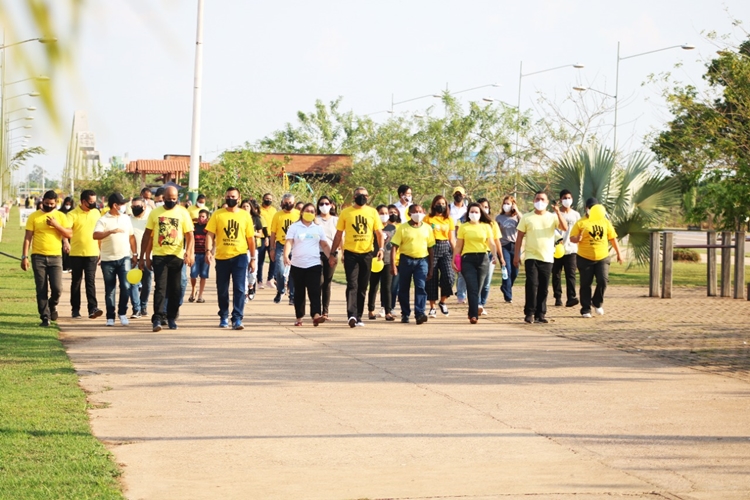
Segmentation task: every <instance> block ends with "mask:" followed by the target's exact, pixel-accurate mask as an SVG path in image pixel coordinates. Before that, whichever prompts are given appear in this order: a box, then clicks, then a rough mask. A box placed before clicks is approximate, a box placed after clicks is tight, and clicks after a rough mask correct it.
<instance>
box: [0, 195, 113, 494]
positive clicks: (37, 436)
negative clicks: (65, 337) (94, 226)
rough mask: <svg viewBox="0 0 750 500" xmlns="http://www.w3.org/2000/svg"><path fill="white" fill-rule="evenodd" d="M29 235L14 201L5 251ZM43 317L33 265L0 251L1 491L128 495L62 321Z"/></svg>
mask: <svg viewBox="0 0 750 500" xmlns="http://www.w3.org/2000/svg"><path fill="white" fill-rule="evenodd" d="M22 240H23V231H22V230H21V229H20V228H19V227H18V209H15V208H14V210H13V211H12V212H11V219H10V223H9V225H8V227H6V228H5V229H4V234H3V241H2V243H0V251H3V252H5V253H9V254H12V255H18V256H20V255H21V244H22ZM38 324H39V316H38V314H37V310H36V300H35V294H34V280H33V274H32V272H31V270H29V271H28V272H23V271H21V269H20V265H19V262H18V261H16V260H13V259H10V258H8V257H5V256H1V255H0V498H13V499H16V498H19V499H21V498H23V499H35V498H38V499H50V498H60V499H70V498H76V499H82V498H123V496H122V493H121V488H120V485H119V483H118V481H117V478H118V476H119V475H120V471H119V469H118V468H117V466H116V465H115V463H114V462H113V461H112V456H111V455H110V453H109V452H108V451H107V449H106V448H105V447H104V446H103V445H102V444H101V443H100V442H99V441H98V440H97V439H96V438H94V437H93V435H92V434H91V428H90V426H89V418H88V414H87V413H86V396H85V394H84V392H83V391H82V390H81V388H80V387H79V386H78V378H77V377H76V374H75V371H74V370H73V366H72V364H71V362H70V360H69V359H68V356H67V354H66V353H65V350H64V349H63V346H62V344H61V343H60V341H59V340H58V329H57V328H54V327H53V328H41V327H39V326H37V325H38Z"/></svg>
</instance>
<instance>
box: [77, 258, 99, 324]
mask: <svg viewBox="0 0 750 500" xmlns="http://www.w3.org/2000/svg"><path fill="white" fill-rule="evenodd" d="M97 262H99V257H74V256H70V270H71V275H70V308H71V309H72V311H73V315H76V314H79V313H80V312H81V280H82V279H84V278H85V281H84V283H85V286H86V303H87V306H88V312H89V314H91V313H92V312H94V311H96V310H97V309H98V306H99V303H98V302H97V300H96V264H97Z"/></svg>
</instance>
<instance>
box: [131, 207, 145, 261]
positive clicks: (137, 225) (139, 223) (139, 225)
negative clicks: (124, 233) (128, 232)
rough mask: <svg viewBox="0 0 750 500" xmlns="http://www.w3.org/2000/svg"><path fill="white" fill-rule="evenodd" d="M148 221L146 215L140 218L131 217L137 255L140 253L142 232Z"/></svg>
mask: <svg viewBox="0 0 750 500" xmlns="http://www.w3.org/2000/svg"><path fill="white" fill-rule="evenodd" d="M147 222H148V216H145V217H144V218H142V219H136V218H135V217H132V218H131V219H130V223H131V224H133V234H134V235H135V248H136V251H137V252H138V255H139V256H140V255H141V240H142V239H143V233H144V232H145V231H146V223H147Z"/></svg>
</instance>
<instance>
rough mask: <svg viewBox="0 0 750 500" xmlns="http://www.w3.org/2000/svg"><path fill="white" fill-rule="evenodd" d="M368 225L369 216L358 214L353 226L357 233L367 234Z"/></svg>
mask: <svg viewBox="0 0 750 500" xmlns="http://www.w3.org/2000/svg"><path fill="white" fill-rule="evenodd" d="M367 225H368V223H367V218H366V217H363V216H361V215H358V216H357V217H355V218H354V224H352V227H353V228H354V231H355V232H356V233H357V234H367Z"/></svg>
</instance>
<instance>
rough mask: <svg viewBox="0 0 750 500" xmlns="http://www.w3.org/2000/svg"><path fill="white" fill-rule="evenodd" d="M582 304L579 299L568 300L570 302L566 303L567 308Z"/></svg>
mask: <svg viewBox="0 0 750 500" xmlns="http://www.w3.org/2000/svg"><path fill="white" fill-rule="evenodd" d="M578 304H580V301H579V300H578V299H568V301H567V302H566V303H565V307H574V306H577V305H578Z"/></svg>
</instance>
